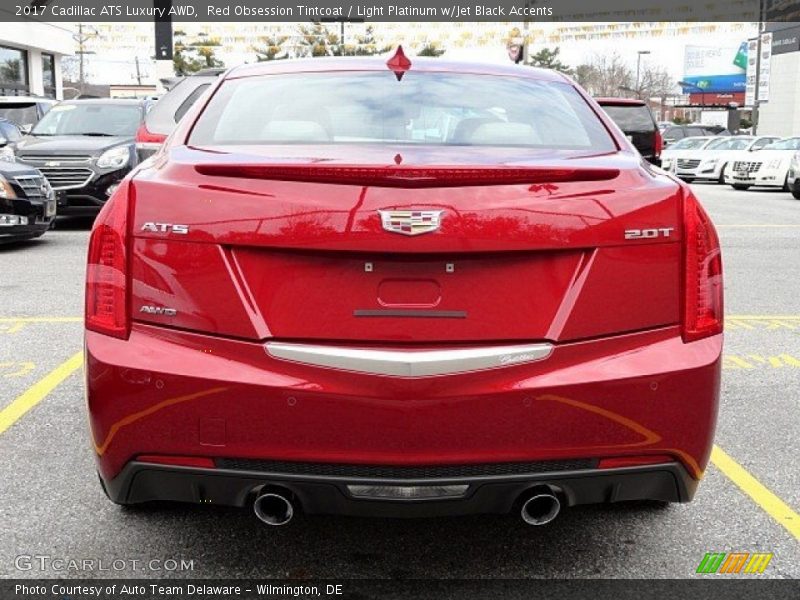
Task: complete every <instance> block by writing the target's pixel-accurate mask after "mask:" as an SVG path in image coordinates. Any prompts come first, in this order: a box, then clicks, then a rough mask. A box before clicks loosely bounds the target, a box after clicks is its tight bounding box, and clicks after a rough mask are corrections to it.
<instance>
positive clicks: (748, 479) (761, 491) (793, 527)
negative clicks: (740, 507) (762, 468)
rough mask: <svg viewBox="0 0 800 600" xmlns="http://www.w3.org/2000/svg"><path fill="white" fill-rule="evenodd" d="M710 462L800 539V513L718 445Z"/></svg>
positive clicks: (712, 452) (712, 453)
mask: <svg viewBox="0 0 800 600" xmlns="http://www.w3.org/2000/svg"><path fill="white" fill-rule="evenodd" d="M711 462H712V463H713V464H714V466H715V467H717V468H718V469H719V470H720V471H722V472H723V473H724V474H725V476H727V477H728V479H730V480H731V481H733V483H735V484H736V485H738V486H739V488H741V490H742V491H743V492H744V493H745V494H747V495H748V496H750V498H752V499H753V501H754V502H755V503H756V504H758V505H759V506H760V507H761V508H762V509H763V510H764V512H766V513H767V514H768V515H769V516H770V517H772V518H773V519H775V521H776V522H777V523H778V524H779V525H781V526H783V527H784V528H786V530H787V531H788V532H789V533H791V534H792V535H793V536H794V537H795V538H796V539H798V540H800V515H798V514H797V513H796V512H794V511H793V510H792V509H791V508H790V507H789V505H788V504H786V503H785V502H784V501H783V500H781V499H780V498H778V497H777V496H776V495H775V494H773V493H772V492H770V491H769V490H768V489H767V488H765V487H764V485H763V484H762V483H761V482H760V481H758V479H756V478H755V477H753V476H752V475H750V473H748V472H747V471H746V470H745V468H744V467H743V466H742V465H740V464H739V463H737V462H736V461H735V460H733V459H732V458H731V457H730V456H728V455H727V454H726V453H725V452H724V451H723V450H722V449H721V448H720V447H719V446H714V449H713V450H712V451H711Z"/></svg>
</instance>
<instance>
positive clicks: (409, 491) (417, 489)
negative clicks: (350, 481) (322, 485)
mask: <svg viewBox="0 0 800 600" xmlns="http://www.w3.org/2000/svg"><path fill="white" fill-rule="evenodd" d="M468 488H469V486H468V485H348V486H347V491H348V492H350V494H351V495H352V496H353V497H355V498H382V499H385V500H423V499H426V498H458V497H460V496H463V495H464V494H466V493H467V489H468Z"/></svg>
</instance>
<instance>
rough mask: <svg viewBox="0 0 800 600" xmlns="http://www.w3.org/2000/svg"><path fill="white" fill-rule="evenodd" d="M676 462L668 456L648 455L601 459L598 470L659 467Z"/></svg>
mask: <svg viewBox="0 0 800 600" xmlns="http://www.w3.org/2000/svg"><path fill="white" fill-rule="evenodd" d="M670 462H675V459H674V458H672V457H671V456H669V455H667V454H646V455H644V456H617V457H614V458H601V459H600V462H599V463H597V468H598V469H616V468H619V467H636V466H639V465H658V464H663V463H670Z"/></svg>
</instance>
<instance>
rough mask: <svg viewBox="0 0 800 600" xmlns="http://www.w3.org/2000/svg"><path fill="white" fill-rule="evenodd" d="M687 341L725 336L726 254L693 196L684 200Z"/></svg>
mask: <svg viewBox="0 0 800 600" xmlns="http://www.w3.org/2000/svg"><path fill="white" fill-rule="evenodd" d="M683 236H684V240H683V244H684V277H683V294H684V305H683V341H684V342H692V341H695V340H699V339H702V338H705V337H708V336H711V335H716V334H718V333H722V321H723V315H722V294H723V292H722V253H721V251H720V246H719V238H718V237H717V232H716V231H715V230H714V225H713V224H712V223H711V219H709V217H708V215H707V214H706V212H705V211H704V210H703V207H702V206H700V203H699V202H698V201H697V198H695V196H694V195H693V194H692V193H691V192H690V191H688V190H687V191H685V192H684V200H683Z"/></svg>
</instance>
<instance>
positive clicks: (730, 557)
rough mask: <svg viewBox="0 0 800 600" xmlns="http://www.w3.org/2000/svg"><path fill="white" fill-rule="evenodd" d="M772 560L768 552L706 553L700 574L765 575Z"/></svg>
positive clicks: (699, 570) (700, 566) (701, 562)
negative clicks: (765, 570)
mask: <svg viewBox="0 0 800 600" xmlns="http://www.w3.org/2000/svg"><path fill="white" fill-rule="evenodd" d="M771 560H772V553H766V552H753V553H750V552H730V553H727V554H726V553H725V552H706V555H705V556H704V557H703V560H701V561H700V564H699V565H698V567H697V572H698V573H718V574H719V573H735V574H738V573H755V574H757V573H763V572H764V569H766V568H767V565H768V564H769V562H770V561H771Z"/></svg>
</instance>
